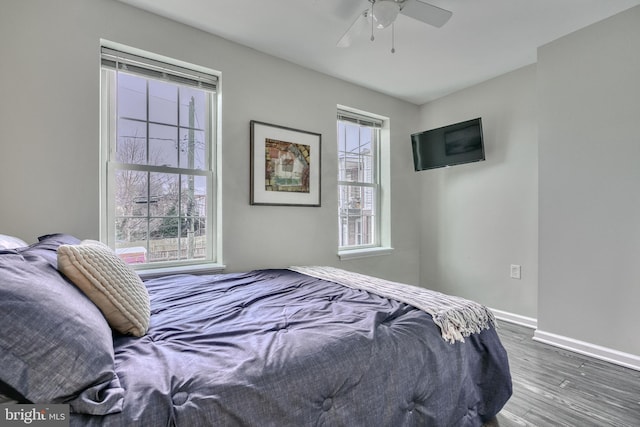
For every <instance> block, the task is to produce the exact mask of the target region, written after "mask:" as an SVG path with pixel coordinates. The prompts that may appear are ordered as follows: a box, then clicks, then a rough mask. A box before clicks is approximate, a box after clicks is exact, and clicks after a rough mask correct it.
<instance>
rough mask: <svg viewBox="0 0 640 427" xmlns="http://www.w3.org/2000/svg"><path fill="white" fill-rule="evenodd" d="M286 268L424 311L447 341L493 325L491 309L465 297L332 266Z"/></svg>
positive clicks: (459, 338)
mask: <svg viewBox="0 0 640 427" xmlns="http://www.w3.org/2000/svg"><path fill="white" fill-rule="evenodd" d="M289 269H290V270H293V271H296V272H298V273H302V274H305V275H307V276H311V277H315V278H317V279H322V280H327V281H330V282H334V283H338V284H340V285H343V286H346V287H349V288H353V289H361V290H363V291H367V292H370V293H373V294H376V295H379V296H382V297H385V298H390V299H394V300H396V301H400V302H403V303H406V304H409V305H411V306H413V307H415V308H418V309H420V310H422V311H425V312H427V313H429V314H430V315H431V317H432V318H433V321H434V323H435V324H436V325H438V326H439V327H440V330H441V331H442V338H444V339H445V340H446V341H448V342H449V343H454V342H455V341H461V342H464V337H468V336H469V335H471V334H473V333H479V332H481V331H482V330H483V329H489V328H490V327H495V325H496V323H495V317H494V315H493V313H492V312H491V310H489V309H488V308H487V307H485V306H483V305H481V304H478V303H476V302H474V301H470V300H467V299H464V298H460V297H455V296H451V295H446V294H443V293H440V292H435V291H431V290H428V289H424V288H419V287H417V286H412V285H406V284H402V283H397V282H391V281H388V280H384V279H379V278H376V277H371V276H366V275H364V274H359V273H353V272H350V271H346V270H341V269H339V268H334V267H315V266H314V267H306V266H305V267H298V266H295V267H289Z"/></svg>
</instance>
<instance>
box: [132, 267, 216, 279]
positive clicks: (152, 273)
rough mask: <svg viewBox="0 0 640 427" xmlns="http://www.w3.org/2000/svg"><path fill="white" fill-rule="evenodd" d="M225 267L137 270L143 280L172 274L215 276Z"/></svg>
mask: <svg viewBox="0 0 640 427" xmlns="http://www.w3.org/2000/svg"><path fill="white" fill-rule="evenodd" d="M224 268H225V266H224V265H223V264H215V263H210V264H195V265H183V266H178V267H161V268H149V269H144V270H137V271H136V273H138V276H140V278H141V279H142V280H148V279H155V278H156V277H160V276H167V275H170V274H215V273H221V272H222V271H223V270H224Z"/></svg>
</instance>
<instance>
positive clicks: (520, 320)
mask: <svg viewBox="0 0 640 427" xmlns="http://www.w3.org/2000/svg"><path fill="white" fill-rule="evenodd" d="M490 310H491V311H492V312H493V314H494V316H496V319H500V320H504V321H505V322H509V323H515V324H516V325H521V326H526V327H527V328H531V329H536V328H537V327H538V320H537V319H534V318H533V317H527V316H521V315H519V314H513V313H509V312H508V311H502V310H497V309H495V308H490Z"/></svg>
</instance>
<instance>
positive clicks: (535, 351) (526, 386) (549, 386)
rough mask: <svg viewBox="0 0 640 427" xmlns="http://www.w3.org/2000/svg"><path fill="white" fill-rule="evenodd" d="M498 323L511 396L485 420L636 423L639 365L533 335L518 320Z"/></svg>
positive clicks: (503, 424) (510, 425) (511, 425)
mask: <svg viewBox="0 0 640 427" xmlns="http://www.w3.org/2000/svg"><path fill="white" fill-rule="evenodd" d="M499 326H500V327H499V329H498V333H499V335H500V338H501V340H502V343H503V345H504V346H505V348H506V349H507V353H508V355H509V365H510V367H511V375H512V380H513V396H512V397H511V399H510V400H509V402H507V404H506V405H505V407H504V408H503V410H502V411H501V412H500V413H499V414H498V416H497V419H496V420H494V422H492V423H489V424H488V425H489V426H498V425H499V426H500V427H516V426H517V427H520V426H539V427H546V426H576V427H587V426H598V427H605V426H615V427H627V426H628V427H639V426H640V371H635V370H633V369H628V368H624V367H621V366H618V365H614V364H611V363H607V362H603V361H600V360H597V359H592V358H590V357H587V356H583V355H580V354H577V353H573V352H570V351H566V350H562V349H559V348H556V347H553V346H550V345H546V344H542V343H539V342H536V341H533V340H532V337H533V329H530V328H527V327H524V326H520V325H515V324H512V323H508V322H503V321H499ZM630 333H631V334H634V335H635V332H631V331H630Z"/></svg>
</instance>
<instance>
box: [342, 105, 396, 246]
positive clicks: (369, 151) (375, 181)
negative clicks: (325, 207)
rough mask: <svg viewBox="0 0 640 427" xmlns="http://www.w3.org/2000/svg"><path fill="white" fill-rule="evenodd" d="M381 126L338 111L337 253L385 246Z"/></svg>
mask: <svg viewBox="0 0 640 427" xmlns="http://www.w3.org/2000/svg"><path fill="white" fill-rule="evenodd" d="M383 123H384V122H383V120H382V119H378V118H375V117H370V116H366V115H362V114H359V113H354V112H351V111H347V110H338V211H339V215H338V218H339V233H340V236H339V250H340V251H350V250H361V249H370V248H379V247H382V246H385V245H387V244H388V242H387V240H388V239H386V238H385V237H386V236H387V235H386V234H385V233H383V225H384V224H386V221H385V219H383V218H382V217H383V216H384V211H385V209H383V206H385V204H383V200H382V186H383V180H382V170H383V169H384V168H383V167H382V165H383V162H382V155H383V153H384V152H385V151H384V150H382V128H383ZM385 164H386V163H385Z"/></svg>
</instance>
